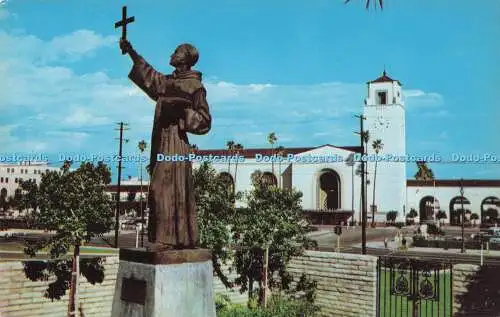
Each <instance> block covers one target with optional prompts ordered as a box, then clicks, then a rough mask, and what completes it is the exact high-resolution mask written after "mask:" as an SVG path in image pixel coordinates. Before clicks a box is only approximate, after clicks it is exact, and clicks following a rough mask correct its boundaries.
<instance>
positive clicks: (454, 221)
mask: <svg viewBox="0 0 500 317" xmlns="http://www.w3.org/2000/svg"><path fill="white" fill-rule="evenodd" d="M463 206H464V209H465V211H467V210H470V201H469V200H468V199H467V198H466V197H463ZM464 217H465V215H464ZM450 225H452V226H460V225H462V197H461V196H456V197H454V198H452V199H451V200H450Z"/></svg>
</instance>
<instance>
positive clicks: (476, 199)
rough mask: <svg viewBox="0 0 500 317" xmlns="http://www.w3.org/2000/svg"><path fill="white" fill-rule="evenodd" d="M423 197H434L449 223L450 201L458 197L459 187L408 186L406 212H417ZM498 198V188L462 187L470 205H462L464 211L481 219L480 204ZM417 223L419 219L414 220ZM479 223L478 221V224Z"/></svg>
mask: <svg viewBox="0 0 500 317" xmlns="http://www.w3.org/2000/svg"><path fill="white" fill-rule="evenodd" d="M425 196H432V197H435V198H436V200H437V201H438V203H439V209H441V210H444V211H445V212H446V215H447V218H446V219H445V221H444V222H445V223H449V222H450V201H451V200H452V199H453V198H454V197H457V196H460V188H459V187H441V186H439V187H428V186H426V187H417V186H415V187H414V186H408V188H407V196H406V197H407V200H408V207H409V208H407V210H406V212H409V211H410V209H411V208H415V210H417V212H419V206H420V201H421V200H422V198H424V197H425ZM490 196H493V197H497V198H500V187H464V197H465V198H467V199H468V200H469V202H470V205H464V207H465V209H469V210H470V211H471V212H472V213H477V214H478V215H479V217H481V203H482V202H483V200H484V199H485V198H487V197H490ZM458 208H460V206H458ZM415 220H416V221H419V217H417V218H416V219H415ZM479 222H480V221H478V223H479Z"/></svg>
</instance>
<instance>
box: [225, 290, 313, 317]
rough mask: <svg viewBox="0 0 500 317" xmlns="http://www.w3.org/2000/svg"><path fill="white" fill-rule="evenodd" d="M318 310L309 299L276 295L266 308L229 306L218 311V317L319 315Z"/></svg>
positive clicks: (307, 316) (270, 299)
mask: <svg viewBox="0 0 500 317" xmlns="http://www.w3.org/2000/svg"><path fill="white" fill-rule="evenodd" d="M318 312H319V308H318V307H317V306H315V305H314V304H311V303H310V302H308V301H307V300H296V299H289V298H287V297H284V296H278V295H276V296H272V297H270V298H269V302H268V305H267V307H266V308H259V307H255V308H249V307H245V306H243V305H235V306H227V307H225V308H222V309H220V310H219V311H218V312H217V317H295V316H304V317H317V316H319V315H318ZM301 314H302V315H301Z"/></svg>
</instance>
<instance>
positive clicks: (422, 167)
mask: <svg viewBox="0 0 500 317" xmlns="http://www.w3.org/2000/svg"><path fill="white" fill-rule="evenodd" d="M417 168H418V171H417V173H415V179H416V180H418V181H428V180H433V179H434V172H432V169H430V168H429V167H428V166H427V163H426V162H424V161H421V162H417Z"/></svg>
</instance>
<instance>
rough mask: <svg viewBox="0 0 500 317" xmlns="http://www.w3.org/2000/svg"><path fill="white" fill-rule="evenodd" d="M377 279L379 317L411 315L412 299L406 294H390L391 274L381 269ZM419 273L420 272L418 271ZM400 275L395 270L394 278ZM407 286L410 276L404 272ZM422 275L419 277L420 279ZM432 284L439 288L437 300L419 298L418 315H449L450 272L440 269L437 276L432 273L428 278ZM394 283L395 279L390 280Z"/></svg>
mask: <svg viewBox="0 0 500 317" xmlns="http://www.w3.org/2000/svg"><path fill="white" fill-rule="evenodd" d="M380 273H381V274H380V277H379V278H380V280H379V296H380V297H379V298H380V301H379V312H380V315H379V316H380V317H413V300H411V299H408V298H407V297H406V296H397V295H391V294H390V293H391V274H390V273H389V271H384V270H382V271H381V272H380ZM420 274H421V272H420ZM399 276H400V274H399V272H396V275H395V279H397V278H398V277H399ZM405 276H406V279H407V281H408V282H409V287H411V282H410V276H409V274H408V273H406V274H405ZM422 279H423V277H422V276H420V277H419V280H420V281H421V280H422ZM429 279H430V281H431V283H432V285H433V286H436V285H437V286H438V288H439V300H438V301H434V300H421V301H419V302H417V303H418V309H419V316H422V317H424V316H440V317H451V316H452V312H451V305H450V303H451V274H450V272H449V271H440V272H439V277H438V276H437V275H436V274H435V273H432V275H431V277H430V278H429ZM392 284H395V281H393V282H392Z"/></svg>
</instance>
